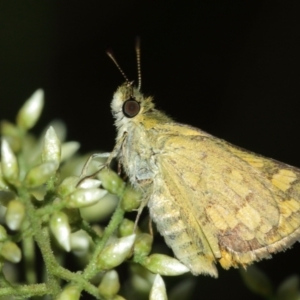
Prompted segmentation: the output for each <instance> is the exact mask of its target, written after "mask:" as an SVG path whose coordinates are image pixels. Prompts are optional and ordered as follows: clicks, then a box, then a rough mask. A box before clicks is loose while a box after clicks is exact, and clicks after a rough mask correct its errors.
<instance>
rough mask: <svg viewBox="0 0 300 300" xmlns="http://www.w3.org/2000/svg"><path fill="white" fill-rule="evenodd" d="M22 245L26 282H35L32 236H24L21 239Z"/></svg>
mask: <svg viewBox="0 0 300 300" xmlns="http://www.w3.org/2000/svg"><path fill="white" fill-rule="evenodd" d="M22 245H23V247H22V249H23V254H24V255H23V257H24V270H25V277H26V282H27V283H31V284H33V283H36V282H37V278H36V271H35V247H34V240H33V238H32V237H27V238H24V239H23V240H22Z"/></svg>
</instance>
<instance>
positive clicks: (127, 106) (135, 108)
mask: <svg viewBox="0 0 300 300" xmlns="http://www.w3.org/2000/svg"><path fill="white" fill-rule="evenodd" d="M140 109H141V107H140V104H139V103H138V102H137V101H135V100H134V99H132V98H131V99H129V100H127V101H125V102H124V104H123V113H124V115H125V116H126V117H127V118H133V117H135V116H136V115H137V114H138V113H139V112H140Z"/></svg>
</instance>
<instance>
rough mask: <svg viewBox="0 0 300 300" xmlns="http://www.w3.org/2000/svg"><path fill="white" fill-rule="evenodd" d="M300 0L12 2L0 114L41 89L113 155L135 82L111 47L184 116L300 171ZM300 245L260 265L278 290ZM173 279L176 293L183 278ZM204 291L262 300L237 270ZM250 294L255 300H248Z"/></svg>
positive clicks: (71, 128) (89, 139)
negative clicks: (138, 56)
mask: <svg viewBox="0 0 300 300" xmlns="http://www.w3.org/2000/svg"><path fill="white" fill-rule="evenodd" d="M299 15H300V3H299V1H272V2H271V1H224V0H219V1H217V0H211V1H206V0H205V1H186V2H183V1H177V2H176V1H2V0H1V1H0V119H3V118H6V119H9V120H11V121H13V120H14V117H15V115H16V112H17V110H18V108H19V107H20V106H21V105H22V103H23V102H24V100H25V99H27V98H28V97H29V96H30V95H31V94H32V93H33V92H34V91H35V90H36V89H37V88H40V87H42V88H43V89H44V90H45V93H46V105H45V109H44V112H43V115H42V118H41V120H40V121H39V123H38V126H37V128H36V129H35V131H36V132H39V131H40V130H41V129H42V128H43V127H44V126H45V125H46V124H47V123H48V122H49V121H51V120H52V119H54V118H59V119H62V120H64V121H65V122H66V124H67V127H68V140H77V141H79V142H80V143H81V144H82V148H81V149H82V152H86V151H91V150H96V149H97V150H104V151H110V150H111V149H112V148H113V145H114V138H115V129H114V127H113V120H112V116H111V113H110V101H111V98H112V94H113V92H114V91H115V89H116V87H117V86H118V85H120V84H121V83H122V82H123V78H122V77H121V75H120V73H119V72H118V70H117V69H116V67H115V66H114V65H113V64H112V62H111V61H110V60H109V59H108V58H107V56H106V55H105V50H106V49H107V48H108V47H111V48H113V50H114V53H115V55H116V57H117V59H118V61H119V63H120V65H121V66H122V68H123V69H124V71H125V73H126V74H127V76H128V77H129V78H130V79H136V62H135V53H134V40H135V37H136V36H137V35H139V36H140V37H141V41H142V76H143V84H142V90H143V92H144V93H145V94H149V95H154V96H155V102H156V103H157V106H158V108H160V109H162V110H164V111H165V112H167V113H168V114H169V115H170V116H172V117H173V118H174V119H175V120H178V121H180V122H182V123H188V124H191V125H194V126H196V127H199V128H201V129H203V130H205V131H208V132H209V133H211V134H214V135H216V136H218V137H221V138H223V139H226V140H228V141H230V142H232V143H234V144H237V145H239V146H241V147H244V148H246V149H249V150H252V151H254V152H258V153H261V154H263V155H265V156H269V157H273V158H275V159H278V160H281V161H284V162H287V163H289V164H292V165H295V166H298V167H300V156H299V152H300V144H299V137H300V133H299V128H300V118H299V106H300V105H299V100H300V91H299V81H300V73H299V70H300V63H299V55H300V42H299V37H300V23H299ZM299 256H300V247H299V245H297V246H295V247H294V248H293V249H292V250H289V251H287V252H286V253H284V254H282V253H281V254H278V255H276V256H275V257H274V259H272V260H268V261H264V262H262V263H259V264H258V266H259V267H260V268H262V269H263V270H264V271H265V272H266V273H267V274H268V275H269V276H270V278H271V280H272V282H273V283H274V285H275V286H278V284H279V283H280V282H281V281H282V280H283V279H285V278H286V277H287V276H289V275H292V274H294V273H298V274H299V271H300V260H299ZM168 284H169V285H168V286H167V287H168V288H169V289H171V283H168ZM197 289H198V290H197V293H195V296H194V298H193V299H198V298H199V299H218V298H220V296H221V297H222V299H260V297H258V296H255V295H254V294H252V293H251V292H250V291H248V290H247V288H246V287H245V286H244V284H243V283H242V281H241V279H240V277H239V274H238V272H237V271H236V270H230V271H221V272H220V278H219V279H218V280H215V279H212V278H208V277H203V276H199V277H198V278H197ZM247 297H248V298H247Z"/></svg>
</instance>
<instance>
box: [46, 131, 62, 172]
mask: <svg viewBox="0 0 300 300" xmlns="http://www.w3.org/2000/svg"><path fill="white" fill-rule="evenodd" d="M48 161H52V162H55V163H56V164H57V168H58V167H59V164H60V141H59V139H58V138H57V135H56V133H55V131H54V129H53V127H52V126H50V127H49V129H48V130H47V132H46V134H45V139H44V145H43V150H42V162H48Z"/></svg>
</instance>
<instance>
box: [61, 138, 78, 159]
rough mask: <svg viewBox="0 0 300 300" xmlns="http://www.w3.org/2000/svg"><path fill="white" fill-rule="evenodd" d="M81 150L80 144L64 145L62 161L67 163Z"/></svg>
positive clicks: (62, 147) (69, 143) (70, 143)
mask: <svg viewBox="0 0 300 300" xmlns="http://www.w3.org/2000/svg"><path fill="white" fill-rule="evenodd" d="M79 148H80V144H79V143H78V142H67V143H63V144H62V146H61V159H60V161H66V160H67V159H68V158H70V157H72V156H73V155H74V154H75V153H76V152H77V150H78V149H79Z"/></svg>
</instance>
